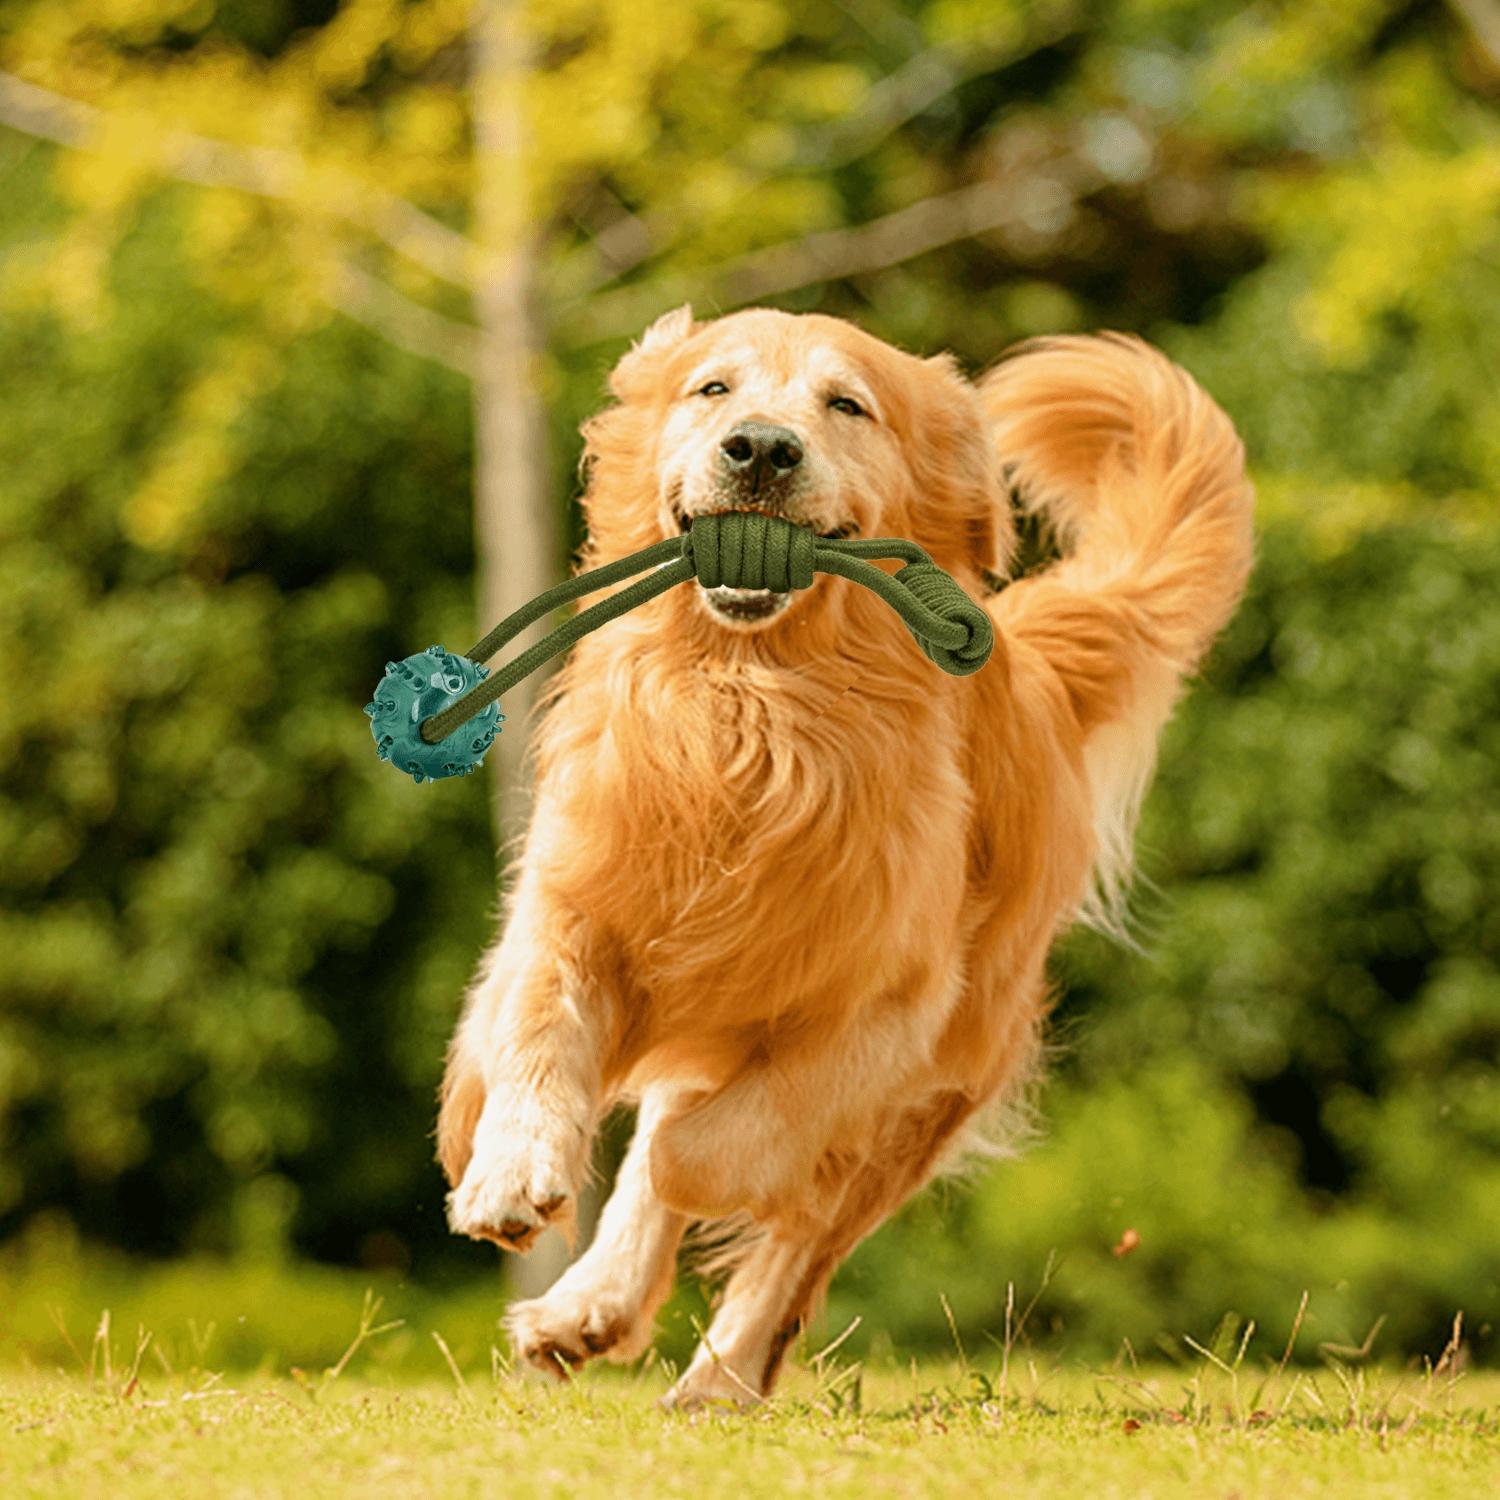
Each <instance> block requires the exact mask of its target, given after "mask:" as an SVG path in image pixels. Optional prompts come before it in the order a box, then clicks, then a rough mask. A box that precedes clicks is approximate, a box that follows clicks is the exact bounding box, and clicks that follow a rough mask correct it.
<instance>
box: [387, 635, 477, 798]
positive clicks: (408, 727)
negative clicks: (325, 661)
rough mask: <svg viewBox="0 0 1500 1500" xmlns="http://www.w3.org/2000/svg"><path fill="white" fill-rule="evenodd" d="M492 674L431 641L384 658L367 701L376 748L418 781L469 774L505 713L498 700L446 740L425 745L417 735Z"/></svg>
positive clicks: (475, 663)
mask: <svg viewBox="0 0 1500 1500" xmlns="http://www.w3.org/2000/svg"><path fill="white" fill-rule="evenodd" d="M489 675H490V672H489V668H488V667H482V666H480V665H479V663H478V662H477V661H470V660H469V658H468V657H467V656H455V655H454V654H453V653H452V652H451V651H445V650H444V649H443V648H442V647H441V646H429V647H428V648H427V649H426V650H425V651H419V652H418V653H417V654H416V655H415V656H408V657H407V658H406V660H405V661H388V662H387V663H386V664H385V676H384V677H382V678H381V679H380V686H379V687H377V688H376V689H375V697H374V698H373V699H372V700H371V701H370V702H369V703H367V704H365V712H366V713H367V714H368V715H369V716H370V733H371V734H372V735H374V736H375V753H376V754H377V755H379V756H380V758H381V760H388V761H390V763H391V764H392V765H393V766H395V767H397V768H398V769H399V770H402V771H405V772H406V773H407V774H408V775H409V776H410V777H411V779H412V780H413V781H415V782H416V783H418V785H420V784H421V783H422V782H424V781H441V780H442V779H443V778H444V777H445V776H467V775H468V774H469V773H470V772H471V771H472V770H473V769H474V767H475V766H477V765H479V764H480V763H481V762H482V761H483V760H484V752H485V751H486V750H488V749H489V748H490V746H491V745H492V744H493V743H494V742H495V736H496V735H497V734H498V733H499V732H500V725H501V723H502V722H503V721H504V719H505V715H504V714H502V713H501V712H500V705H499V704H498V703H491V704H489V705H487V706H486V707H485V708H482V709H481V710H480V711H479V712H478V713H477V714H475V715H474V717H473V718H472V719H469V720H467V721H466V722H464V723H462V724H460V725H459V726H458V728H457V729H455V730H454V731H453V733H452V734H450V735H449V736H448V737H447V738H446V739H441V740H438V741H437V743H436V744H432V745H429V744H428V743H427V741H426V740H424V739H423V738H422V735H421V725H422V721H423V720H424V719H430V718H431V717H432V716H433V714H435V713H437V712H438V711H439V709H444V708H446V707H447V706H448V705H449V704H450V703H452V702H453V700H454V699H455V698H457V697H459V696H460V695H462V694H463V693H466V692H468V691H469V689H470V688H471V687H473V686H474V684H475V683H476V682H482V681H483V680H484V679H485V678H486V677H488V676H489Z"/></svg>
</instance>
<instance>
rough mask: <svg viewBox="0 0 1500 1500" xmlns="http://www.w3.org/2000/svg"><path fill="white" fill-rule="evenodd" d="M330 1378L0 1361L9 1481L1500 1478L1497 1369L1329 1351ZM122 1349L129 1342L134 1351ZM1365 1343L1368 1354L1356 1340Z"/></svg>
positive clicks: (174, 1490) (717, 1486)
mask: <svg viewBox="0 0 1500 1500" xmlns="http://www.w3.org/2000/svg"><path fill="white" fill-rule="evenodd" d="M366 1313H367V1315H368V1316H367V1318H366V1322H365V1329H364V1332H366V1333H367V1334H368V1336H367V1337H358V1338H356V1339H355V1340H354V1342H353V1343H352V1344H351V1345H350V1347H349V1349H348V1351H347V1352H346V1356H345V1357H344V1358H342V1359H341V1360H339V1361H337V1362H335V1363H334V1364H333V1365H331V1366H328V1367H326V1368H324V1369H322V1370H320V1371H317V1372H315V1373H310V1372H308V1371H305V1370H302V1369H300V1368H296V1367H293V1368H291V1369H289V1370H283V1371H281V1372H279V1373H278V1372H274V1371H271V1370H269V1369H265V1368H262V1369H260V1370H258V1371H256V1372H254V1373H247V1374H243V1375H235V1374H231V1373H222V1372H215V1371H205V1370H202V1369H198V1368H183V1367H177V1366H176V1365H174V1362H173V1361H172V1360H171V1359H170V1358H167V1357H165V1356H162V1357H156V1351H154V1350H153V1346H152V1344H151V1342H150V1341H147V1340H145V1339H144V1336H143V1335H137V1336H136V1338H135V1339H134V1340H133V1341H126V1345H125V1346H122V1345H121V1344H120V1342H119V1341H118V1340H114V1341H111V1340H110V1339H109V1338H107V1337H106V1338H103V1339H96V1340H95V1341H94V1343H93V1345H92V1346H91V1347H86V1348H83V1349H80V1350H79V1351H78V1361H77V1363H76V1364H75V1365H74V1367H73V1368H72V1369H61V1370H59V1369H42V1368H40V1367H39V1366H36V1365H35V1364H33V1366H32V1367H31V1368H29V1369H26V1368H17V1369H13V1370H11V1371H10V1372H9V1373H5V1374H0V1489H3V1492H4V1493H5V1494H6V1495H7V1496H8V1497H11V1496H29V1495H46V1496H48V1497H49V1500H50V1497H58V1496H64V1497H71V1496H80V1497H92V1496H108V1497H110V1500H128V1497H131V1496H136V1495H140V1496H147V1495H149V1496H152V1497H160V1496H162V1495H164V1494H165V1495H169V1496H175V1497H182V1500H188V1497H198V1496H205V1495H209V1496H217V1495H226V1496H230V1495H234V1496H259V1495H277V1496H280V1495H297V1496H304V1497H307V1500H316V1497H322V1496H340V1497H341V1496H354V1495H358V1496H360V1497H368V1496H384V1495H391V1496H398V1495H399V1496H426V1495H442V1496H445V1497H447V1496H466V1495H476V1496H477V1495H484V1496H487V1497H490V1496H504V1497H505V1500H523V1497H526V1496H532V1495H554V1494H563V1495H579V1496H584V1497H596V1496H597V1497H605V1496H609V1497H613V1496H619V1495H643V1496H652V1497H657V1496H660V1497H671V1496H678V1495H682V1496H693V1497H698V1496H702V1495H705V1494H713V1495H719V1494H728V1495H734V1496H768V1497H769V1496H777V1497H780V1496H795V1495H804V1494H805V1495H817V1496H819V1497H825V1496H843V1495H850V1496H859V1497H861V1500H873V1497H878V1496H908V1495H909V1496H926V1495H960V1496H976V1497H977V1496H985V1495H1009V1496H1026V1497H1033V1496H1035V1497H1051V1496H1057V1497H1069V1500H1072V1497H1078V1496H1087V1497H1089V1500H1094V1497H1109V1496H1121V1497H1125V1496H1129V1497H1131V1500H1145V1497H1151V1500H1154V1497H1163V1500H1165V1497H1171V1496H1178V1495H1181V1496H1193V1497H1195V1500H1197V1497H1203V1496H1210V1497H1222V1500H1229V1497H1241V1500H1250V1497H1255V1496H1269V1497H1273V1500H1297V1497H1300V1496H1315V1495H1316V1496H1338V1497H1340V1500H1348V1497H1365V1496H1369V1497H1376V1496H1382V1497H1384V1496H1389V1497H1393V1500H1394V1497H1403V1500H1405V1497H1417V1496H1420V1497H1422V1500H1442V1497H1445V1496H1454V1497H1458V1496H1463V1497H1464V1500H1472V1497H1475V1496H1479V1495H1484V1494H1497V1493H1500V1375H1496V1374H1489V1373H1478V1372H1474V1373H1470V1374H1467V1375H1461V1374H1457V1373H1455V1372H1454V1371H1453V1370H1452V1369H1451V1368H1450V1367H1449V1365H1447V1364H1440V1365H1439V1366H1438V1367H1437V1368H1435V1369H1434V1368H1432V1367H1428V1368H1424V1369H1420V1370H1412V1371H1409V1372H1407V1373H1405V1374H1402V1373H1399V1372H1372V1371H1369V1370H1365V1369H1361V1368H1359V1367H1358V1366H1356V1365H1353V1364H1349V1363H1346V1362H1344V1361H1341V1360H1339V1359H1337V1358H1334V1359H1332V1360H1331V1361H1330V1363H1329V1364H1328V1365H1327V1366H1325V1367H1324V1368H1322V1369H1320V1370H1317V1371H1308V1370H1298V1369H1296V1368H1293V1367H1280V1366H1279V1362H1271V1363H1268V1364H1265V1365H1262V1366H1261V1367H1259V1368H1251V1362H1250V1361H1249V1360H1246V1359H1243V1358H1240V1357H1238V1356H1236V1355H1231V1356H1230V1357H1227V1358H1226V1357H1223V1356H1221V1355H1220V1354H1218V1353H1213V1352H1209V1351H1202V1354H1201V1357H1200V1358H1199V1359H1198V1361H1197V1362H1196V1363H1194V1364H1188V1365H1184V1366H1181V1367H1176V1368H1170V1369H1163V1368H1153V1369H1135V1368H1133V1367H1132V1366H1131V1365H1130V1364H1129V1362H1128V1361H1127V1362H1125V1363H1123V1364H1116V1365H1114V1366H1111V1367H1109V1368H1107V1369H1105V1368H1101V1369H1087V1368H1083V1367H1074V1366H1069V1365H1067V1364H1066V1363H1059V1362H1056V1361H1047V1362H1038V1361H1035V1360H1033V1359H1031V1358H1029V1357H1027V1356H1026V1355H1025V1354H1023V1353H1022V1352H1021V1351H1020V1350H1016V1351H1014V1352H1013V1354H1012V1355H1010V1356H1006V1355H1005V1354H1004V1353H1003V1352H1002V1351H998V1350H997V1351H992V1353H991V1355H990V1357H987V1358H986V1359H984V1360H983V1361H978V1360H974V1361H971V1360H969V1359H962V1360H958V1361H948V1362H945V1363H936V1362H934V1363H927V1364H913V1365H910V1366H908V1367H906V1368H904V1369H903V1368H899V1367H897V1366H895V1365H893V1364H885V1365H877V1364H873V1363H872V1364H871V1365H869V1366H861V1365H859V1364H856V1363H852V1362H851V1363H844V1362H842V1361H841V1359H840V1355H839V1352H838V1351H833V1352H832V1353H830V1354H824V1355H821V1356H820V1355H818V1354H816V1353H813V1354H811V1355H808V1354H806V1353H804V1358H803V1362H802V1363H801V1364H800V1365H799V1367H798V1368H797V1369H795V1370H794V1371H793V1372H792V1375H791V1378H790V1379H789V1381H788V1382H787V1385H786V1388H785V1390H784V1391H783V1392H782V1393H781V1394H779V1395H778V1396H777V1397H776V1398H775V1399H774V1400H773V1401H771V1402H770V1403H768V1404H766V1405H765V1406H762V1407H761V1408H759V1409H757V1410H754V1411H751V1412H746V1413H741V1412H731V1411H705V1412H698V1413H695V1414H692V1415H681V1414H667V1413H663V1412H661V1411H659V1410H658V1409H657V1407H656V1404H655V1401H656V1398H657V1397H658V1396H659V1395H660V1394H661V1392H662V1391H663V1390H664V1389H665V1388H666V1385H667V1381H668V1378H669V1375H670V1371H669V1370H665V1369H663V1368H662V1367H661V1366H660V1365H657V1364H653V1363H651V1362H649V1361H648V1363H647V1364H646V1365H645V1366H644V1367H643V1368H640V1369H638V1370H634V1371H630V1372H624V1373H621V1372H618V1371H611V1370H603V1371H598V1372H595V1371H589V1372H586V1373H585V1374H584V1375H582V1376H581V1377H579V1378H577V1379H575V1380H573V1381H572V1382H570V1383H569V1384H567V1385H561V1386H558V1385H552V1384H550V1383H547V1382H544V1381H543V1380H541V1379H540V1378H539V1377H522V1376H519V1375H517V1374H515V1373H514V1372H512V1371H510V1370H508V1369H507V1368H506V1367H505V1364H504V1361H503V1360H502V1359H500V1358H498V1357H497V1358H496V1359H495V1361H494V1362H493V1364H492V1367H491V1368H490V1369H489V1370H488V1371H476V1370H473V1369H470V1370H469V1371H468V1372H467V1373H466V1372H465V1371H464V1369H463V1367H462V1366H461V1365H460V1364H459V1363H458V1362H457V1361H456V1360H453V1359H451V1357H450V1352H449V1350H448V1348H447V1345H446V1342H445V1341H443V1340H442V1338H441V1335H434V1336H432V1343H431V1344H430V1345H429V1346H428V1348H429V1352H430V1354H431V1356H432V1357H431V1361H430V1363H431V1366H432V1368H433V1369H434V1370H436V1371H437V1372H438V1373H437V1374H433V1373H431V1372H430V1371H427V1370H424V1369H422V1368H419V1367H418V1366H417V1362H416V1361H412V1360H404V1361H402V1362H401V1364H400V1365H399V1366H386V1367H383V1366H381V1365H380V1364H379V1363H378V1362H377V1361H376V1360H374V1359H373V1358H372V1352H373V1350H374V1349H375V1347H376V1345H377V1344H378V1342H379V1339H380V1337H381V1335H380V1333H379V1327H380V1325H379V1323H378V1321H377V1319H378V1317H379V1314H378V1311H376V1310H375V1309H373V1308H371V1307H369V1306H367V1308H366ZM124 1347H130V1350H131V1352H130V1353H129V1355H128V1357H126V1356H125V1355H124V1353H123V1348H124ZM1351 1352H1352V1351H1351Z"/></svg>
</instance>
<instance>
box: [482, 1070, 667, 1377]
mask: <svg viewBox="0 0 1500 1500" xmlns="http://www.w3.org/2000/svg"><path fill="white" fill-rule="evenodd" d="M664 1101H665V1096H664V1095H663V1094H661V1093H658V1092H656V1091H651V1092H649V1093H648V1094H647V1096H646V1097H645V1099H643V1100H642V1102H641V1108H640V1114H639V1117H638V1119H637V1121H636V1128H635V1135H634V1136H633V1137H632V1139H631V1142H630V1149H629V1150H628V1151H627V1152H626V1154H625V1160H624V1161H623V1162H622V1163H621V1166H620V1172H619V1176H618V1177H617V1178H616V1180H615V1189H614V1192H613V1193H612V1194H611V1195H610V1199H609V1202H608V1203H607V1204H605V1206H604V1212H603V1214H602V1215H601V1216H600V1219H599V1227H598V1230H597V1232H596V1233H595V1235H594V1240H593V1243H592V1244H591V1245H590V1246H589V1248H588V1249H587V1250H586V1251H585V1252H584V1254H583V1255H581V1256H580V1257H579V1258H578V1260H576V1261H575V1262H574V1263H573V1264H572V1265H571V1266H569V1267H568V1269H567V1270H566V1271H565V1272H564V1273H563V1275H562V1277H561V1278H560V1279H559V1280H558V1281H557V1283H556V1284H555V1285H554V1286H553V1287H552V1288H551V1290H550V1291H548V1292H547V1293H545V1294H544V1295H543V1296H541V1297H536V1298H533V1299H532V1300H531V1301H528V1302H519V1303H517V1304H516V1305H515V1306H514V1307H512V1308H511V1310H510V1312H509V1314H508V1315H507V1316H506V1320H505V1322H506V1328H507V1331H508V1332H509V1334H510V1339H511V1344H512V1346H513V1347H514V1349H515V1350H516V1352H517V1354H519V1355H520V1356H521V1357H522V1358H523V1359H525V1360H526V1361H528V1363H530V1364H532V1365H535V1366H536V1367H537V1368H538V1369H542V1370H545V1371H546V1372H547V1373H548V1374H550V1375H561V1374H564V1373H566V1371H567V1370H569V1369H572V1368H574V1367H575V1366H577V1365H580V1364H582V1363H583V1362H584V1361H585V1360H587V1359H592V1358H593V1357H594V1356H595V1355H600V1354H603V1355H606V1356H607V1357H608V1358H610V1359H613V1360H618V1361H625V1360H631V1359H634V1358H636V1356H637V1355H639V1354H642V1353H644V1352H645V1349H646V1346H647V1344H648V1343H650V1341H651V1325H652V1320H653V1318H654V1317H655V1316H656V1311H657V1309H658V1308H659V1307H660V1306H661V1304H662V1302H663V1301H664V1300H665V1298H666V1296H667V1293H668V1292H670V1291H671V1289H672V1276H673V1273H674V1271H675V1269H676V1258H677V1246H678V1243H679V1242H680V1241H681V1239H682V1232H683V1230H684V1229H685V1228H686V1226H687V1220H686V1218H685V1217H684V1216H683V1215H682V1214H679V1213H676V1212H675V1211H674V1210H672V1209H670V1208H668V1207H667V1206H666V1205H665V1204H664V1203H662V1201H661V1200H660V1199H659V1198H658V1197H657V1196H656V1191H655V1189H654V1188H653V1187H652V1184H651V1168H650V1151H651V1135H652V1132H653V1130H654V1129H655V1128H656V1122H657V1121H658V1120H659V1119H660V1117H661V1112H662V1104H663V1103H664Z"/></svg>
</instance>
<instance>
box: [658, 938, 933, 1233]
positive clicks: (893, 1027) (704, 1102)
mask: <svg viewBox="0 0 1500 1500" xmlns="http://www.w3.org/2000/svg"><path fill="white" fill-rule="evenodd" d="M958 983H959V973H958V970H957V969H956V968H954V969H953V970H951V971H950V972H947V973H944V974H940V975H934V974H933V973H931V972H930V971H925V970H924V971H923V972H922V973H921V974H920V975H916V976H913V978H912V979H911V980H910V981H909V982H908V983H906V984H902V985H899V986H894V987H893V988H892V989H891V991H890V992H889V993H887V994H886V995H884V996H882V997H881V998H880V999H879V1000H878V1001H877V1002H876V1003H874V1004H872V1005H870V1006H868V1007H866V1009H865V1010H864V1011H863V1012H862V1013H861V1014H860V1015H859V1016H858V1017H857V1018H856V1019H855V1020H853V1021H851V1022H850V1023H848V1024H847V1025H845V1026H844V1028H843V1029H842V1030H840V1031H838V1032H835V1033H824V1034H819V1035H816V1036H815V1037H813V1038H811V1039H808V1038H801V1039H799V1038H796V1037H795V1036H793V1037H792V1038H791V1039H790V1040H788V1041H787V1042H786V1043H784V1044H779V1045H778V1044H775V1043H774V1042H773V1043H772V1044H770V1045H768V1046H767V1047H766V1049H765V1051H764V1054H763V1055H762V1056H760V1057H758V1058H757V1059H756V1060H755V1061H753V1062H751V1063H750V1064H749V1065H748V1066H746V1067H745V1068H744V1070H743V1071H742V1072H740V1073H738V1074H736V1075H735V1076H733V1077H732V1078H730V1080H729V1081H728V1082H727V1083H725V1084H723V1085H722V1086H720V1087H719V1088H717V1089H714V1090H712V1091H709V1092H706V1093H700V1094H696V1095H684V1096H683V1099H682V1102H681V1104H680V1105H679V1106H677V1107H674V1108H673V1109H672V1110H671V1111H670V1112H668V1113H667V1114H666V1115H665V1116H664V1118H663V1119H662V1121H661V1123H660V1125H659V1126H658V1127H657V1130H656V1132H655V1135H654V1137H653V1140H652V1143H651V1172H652V1177H653V1180H654V1181H655V1183H656V1190H657V1192H658V1193H660V1194H661V1197H662V1199H663V1201H665V1202H667V1203H669V1204H671V1205H672V1207H673V1208H676V1209H678V1210H680V1211H681V1212H683V1213H685V1214H687V1215H689V1216H690V1217H691V1218H695V1219H719V1218H725V1217H727V1216H729V1215H731V1214H735V1213H740V1212H748V1213H750V1214H752V1215H754V1217H756V1218H757V1219H769V1218H772V1217H774V1216H776V1214H777V1213H778V1212H779V1210H780V1208H781V1207H782V1206H783V1205H784V1204H785V1203H786V1202H787V1201H788V1199H789V1198H790V1197H795V1196H798V1195H800V1193H801V1192H802V1189H803V1187H804V1185H805V1184H806V1183H807V1182H808V1181H809V1179H810V1178H811V1177H812V1175H813V1171H814V1169H815V1167H816V1166H817V1164H818V1162H819V1160H820V1159H821V1158H822V1157H823V1156H824V1155H825V1153H826V1152H827V1150H828V1148H829V1147H830V1146H832V1145H836V1144H838V1143H840V1142H844V1141H846V1140H847V1139H848V1137H849V1136H850V1135H851V1134H853V1135H854V1136H855V1137H856V1138H859V1137H861V1136H862V1135H863V1134H864V1133H865V1132H866V1129H867V1127H866V1126H865V1125H864V1124H863V1123H861V1122H863V1121H864V1120H865V1119H866V1117H867V1115H868V1112H869V1095H868V1091H869V1088H870V1086H871V1082H872V1081H873V1080H877V1079H878V1080H879V1081H880V1086H881V1088H882V1089H883V1090H887V1091H898V1090H900V1089H901V1087H902V1086H903V1083H904V1081H905V1080H907V1079H909V1078H911V1077H912V1076H913V1075H914V1074H915V1073H917V1072H919V1071H920V1070H921V1069H922V1068H923V1067H924V1066H925V1059H927V1058H928V1057H930V1056H931V1054H932V1050H933V1047H934V1046H935V1045H936V1043H937V1040H938V1038H939V1037H940V1035H941V1034H942V1031H943V1028H944V1026H945V1024H946V1022H947V1020H948V1017H949V1016H950V1014H951V1013H952V1010H953V1007H954V1003H955V996H956V993H957V990H958Z"/></svg>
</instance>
